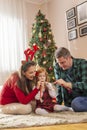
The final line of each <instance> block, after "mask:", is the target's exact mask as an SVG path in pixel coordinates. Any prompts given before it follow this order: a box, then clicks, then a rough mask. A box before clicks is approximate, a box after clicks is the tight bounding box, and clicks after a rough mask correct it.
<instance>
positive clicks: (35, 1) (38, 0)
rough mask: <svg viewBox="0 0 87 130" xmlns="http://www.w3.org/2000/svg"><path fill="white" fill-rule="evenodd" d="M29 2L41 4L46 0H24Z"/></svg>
mask: <svg viewBox="0 0 87 130" xmlns="http://www.w3.org/2000/svg"><path fill="white" fill-rule="evenodd" d="M25 1H27V2H29V3H33V4H43V3H46V2H48V0H25Z"/></svg>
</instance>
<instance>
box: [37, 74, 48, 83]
mask: <svg viewBox="0 0 87 130" xmlns="http://www.w3.org/2000/svg"><path fill="white" fill-rule="evenodd" d="M38 80H39V81H42V82H44V81H46V75H45V72H42V73H39V75H38Z"/></svg>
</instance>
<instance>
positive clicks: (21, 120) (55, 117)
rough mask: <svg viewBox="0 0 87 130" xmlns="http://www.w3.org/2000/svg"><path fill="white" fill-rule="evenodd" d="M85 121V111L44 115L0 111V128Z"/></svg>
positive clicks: (86, 115) (86, 120)
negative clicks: (8, 113)
mask: <svg viewBox="0 0 87 130" xmlns="http://www.w3.org/2000/svg"><path fill="white" fill-rule="evenodd" d="M83 122H87V112H82V113H80V112H79V113H77V112H76V113H75V112H71V111H65V112H57V113H50V114H48V115H46V116H40V115H36V114H34V113H31V114H29V115H6V114H1V113H0V129H2V128H24V127H34V126H48V125H56V124H57V125H58V124H70V123H83Z"/></svg>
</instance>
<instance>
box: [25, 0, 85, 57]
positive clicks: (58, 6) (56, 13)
mask: <svg viewBox="0 0 87 130" xmlns="http://www.w3.org/2000/svg"><path fill="white" fill-rule="evenodd" d="M84 1H85V0H49V2H48V3H46V4H43V5H36V4H31V3H28V4H26V9H27V17H28V21H27V26H28V34H29V35H28V38H29V39H30V38H31V30H32V29H31V28H32V23H33V22H35V21H34V18H35V17H36V14H37V12H38V10H39V9H41V11H42V13H44V14H45V15H46V17H47V18H48V20H49V22H50V24H51V26H52V27H51V28H52V32H53V35H54V39H55V42H56V44H57V46H58V47H60V46H64V47H67V48H69V49H70V51H71V53H72V55H73V56H75V57H82V58H87V51H86V48H87V43H86V42H87V36H83V37H80V36H79V35H78V38H77V39H74V40H72V41H69V40H68V30H67V21H66V11H67V10H68V9H71V8H72V7H76V6H77V5H78V4H80V3H82V2H84ZM76 28H77V30H78V32H79V29H78V26H77V27H76Z"/></svg>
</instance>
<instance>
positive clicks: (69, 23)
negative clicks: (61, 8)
mask: <svg viewBox="0 0 87 130" xmlns="http://www.w3.org/2000/svg"><path fill="white" fill-rule="evenodd" d="M74 27H76V18H73V19H70V20H69V21H67V29H68V30H69V29H72V28H74Z"/></svg>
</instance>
